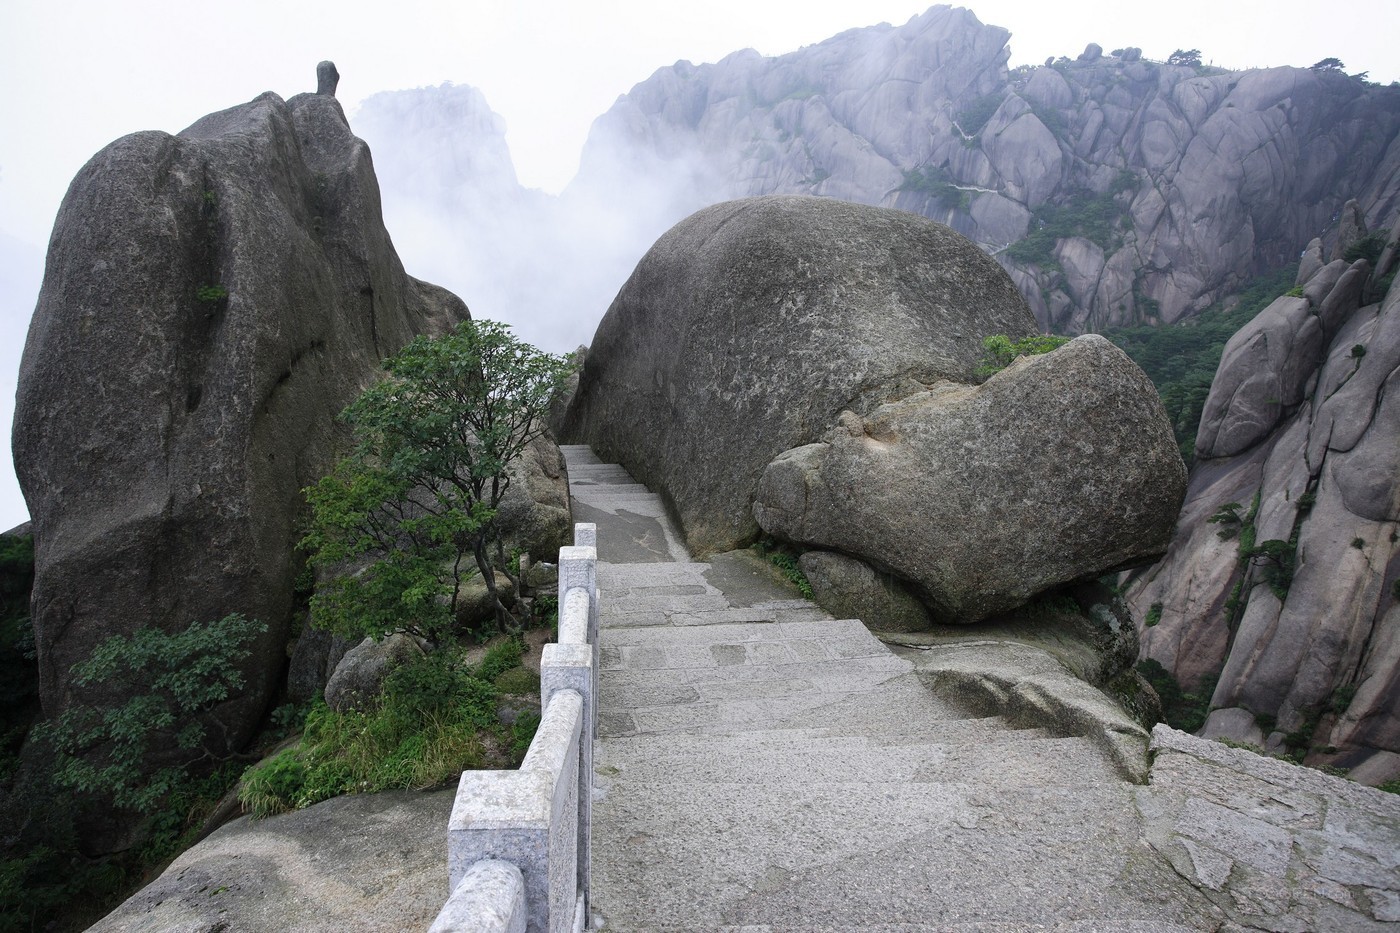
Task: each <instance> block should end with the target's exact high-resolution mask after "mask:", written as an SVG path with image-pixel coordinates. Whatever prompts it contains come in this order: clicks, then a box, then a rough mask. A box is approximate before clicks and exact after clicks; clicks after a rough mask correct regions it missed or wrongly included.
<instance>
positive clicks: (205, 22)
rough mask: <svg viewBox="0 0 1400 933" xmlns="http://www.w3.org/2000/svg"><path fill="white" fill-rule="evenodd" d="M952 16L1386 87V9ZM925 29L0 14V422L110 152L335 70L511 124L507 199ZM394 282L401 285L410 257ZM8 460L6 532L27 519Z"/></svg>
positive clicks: (414, 15)
mask: <svg viewBox="0 0 1400 933" xmlns="http://www.w3.org/2000/svg"><path fill="white" fill-rule="evenodd" d="M966 5H967V6H970V8H971V9H972V10H974V11H975V12H976V13H977V15H978V17H979V18H980V19H981V20H982V21H983V22H984V23H992V24H995V25H998V26H1004V27H1006V28H1007V29H1009V30H1010V31H1011V33H1012V36H1011V43H1010V44H1011V52H1012V55H1011V63H1012V64H1013V65H1016V64H1022V63H1031V64H1039V63H1040V62H1042V61H1044V60H1045V58H1046V56H1051V55H1054V56H1059V55H1068V56H1070V57H1073V56H1075V55H1077V54H1078V53H1079V52H1080V51H1082V50H1083V48H1084V46H1085V44H1086V43H1088V42H1097V43H1099V44H1100V45H1102V46H1103V47H1104V48H1105V49H1113V48H1116V47H1120V46H1129V45H1135V46H1139V47H1141V48H1142V49H1143V52H1144V54H1146V55H1147V57H1149V58H1159V59H1160V58H1165V57H1166V56H1167V55H1168V54H1170V53H1171V52H1172V51H1173V50H1174V49H1177V48H1198V49H1200V51H1201V54H1202V58H1203V59H1204V60H1205V61H1207V62H1213V63H1215V64H1218V65H1222V66H1225V67H1230V68H1246V67H1264V66H1270V65H1309V64H1312V63H1313V62H1315V61H1317V60H1319V59H1322V58H1326V57H1329V56H1335V57H1337V58H1340V59H1342V61H1343V62H1344V63H1345V64H1346V67H1347V70H1348V71H1350V72H1353V73H1355V72H1358V71H1363V70H1365V71H1369V72H1370V76H1371V79H1372V80H1378V81H1382V82H1385V83H1388V82H1390V81H1392V80H1396V79H1397V78H1400V53H1397V52H1396V49H1395V37H1396V36H1400V2H1397V0H1337V2H1332V3H1318V2H1316V0H1309V2H1295V0H1273V2H1258V0H1251V2H1248V3H1245V2H1239V0H1172V2H1163V3H1160V4H1128V3H1124V2H1122V0H1114V2H1094V0H1059V2H1053V3H1052V2H1048V0H985V2H975V3H970V4H966ZM924 9H926V5H925V4H921V3H918V2H907V0H863V2H861V3H849V2H847V3H835V2H827V0H801V2H796V0H762V2H755V0H709V2H706V3H702V4H668V3H664V2H658V0H646V2H641V0H612V2H608V3H590V2H581V0H537V2H505V0H473V2H462V0H458V2H446V0H441V2H428V0H399V2H396V3H394V4H387V3H363V2H357V0H342V2H337V3H303V2H298V0H278V2H269V0H228V2H223V3H219V4H212V3H204V2H200V0H179V2H175V0H0V87H2V88H3V91H4V93H3V94H0V259H2V260H3V261H0V302H3V304H0V419H2V420H3V423H4V424H5V425H8V424H9V421H10V418H11V414H12V410H13V398H14V384H15V377H16V371H17V367H18V361H19V351H20V345H21V344H22V341H23V334H24V331H25V328H26V327H27V322H28V320H29V317H30V314H31V313H32V311H33V307H34V299H35V297H36V295H37V291H38V284H39V275H40V272H41V262H42V253H43V248H44V245H45V244H46V241H47V238H48V234H49V230H50V228H51V226H52V224H53V219H54V215H55V213H56V212H57V209H58V204H59V201H60V199H61V198H62V197H63V193H64V190H65V189H66V188H67V185H68V182H69V180H70V179H71V178H72V177H73V175H74V174H75V173H76V172H77V170H78V169H79V168H80V167H81V166H82V164H83V163H84V162H85V161H86V160H87V159H88V158H89V157H90V156H91V155H92V154H93V153H95V152H96V151H97V150H98V149H100V148H102V147H103V146H104V145H106V144H107V143H108V142H110V141H112V140H113V139H115V138H117V137H119V136H122V135H124V134H126V133H130V132H134V131H137V130H145V129H161V130H167V131H169V132H176V131H178V130H180V129H183V128H184V127H185V126H187V125H189V124H190V123H192V122H194V120H195V119H197V118H198V117H200V116H202V115H203V114H205V113H208V112H210V111H213V110H219V109H222V108H224V107H228V106H232V105H233V104H236V103H240V102H242V101H246V100H248V99H251V98H252V97H255V96H256V95H258V94H259V93H261V92H263V91H265V90H273V91H276V92H277V93H279V94H281V95H283V96H284V97H288V96H291V95H292V94H295V93H298V92H300V91H308V90H314V89H315V76H314V70H315V64H316V62H317V61H319V60H321V59H324V58H329V59H332V60H334V61H335V62H336V65H337V67H338V68H339V70H340V74H341V82H340V89H339V92H338V95H337V96H338V97H339V98H340V99H341V101H342V102H343V103H344V104H345V106H346V109H347V111H348V112H349V114H350V116H351V122H352V126H353V121H354V112H355V107H356V105H357V104H358V103H359V101H361V100H362V99H364V98H365V97H367V96H369V95H370V94H373V93H375V92H377V91H384V90H395V89H400V88H412V87H419V86H423V85H434V84H439V83H441V82H443V81H453V82H456V83H459V84H470V85H473V86H475V87H478V88H480V89H481V90H482V91H483V92H484V93H485V95H486V99H487V100H488V101H489V102H490V104H491V107H492V109H494V110H495V111H496V112H497V113H499V114H501V115H502V116H503V117H504V118H505V120H506V124H507V141H508V142H509V144H510V147H511V152H512V156H513V158H514V160H515V164H516V169H517V172H518V175H519V177H520V180H521V182H522V183H523V184H526V185H529V186H533V187H539V188H542V189H545V190H547V191H550V192H557V191H558V190H560V189H561V188H562V187H563V186H564V185H565V183H567V182H568V180H569V179H570V178H571V177H572V176H573V174H574V171H575V170H576V169H577V167H578V157H579V151H580V149H581V147H582V144H583V140H584V137H585V135H586V134H587V131H588V126H589V124H590V123H591V122H592V121H593V119H594V118H595V117H597V116H598V115H599V114H601V113H602V112H603V111H605V110H606V109H607V108H608V107H609V106H611V104H612V102H613V101H614V100H615V99H616V98H617V96H618V95H619V94H622V93H624V92H626V91H627V90H628V89H629V88H630V87H631V86H632V85H634V84H636V83H637V82H639V81H641V80H643V79H645V78H646V77H647V76H648V75H650V74H651V73H652V72H653V71H655V70H656V69H657V68H659V67H662V66H665V65H669V64H672V63H674V62H675V61H677V60H679V59H689V60H690V61H692V62H695V63H700V62H707V61H715V60H717V59H719V58H721V57H723V56H724V55H726V54H728V53H729V52H732V51H735V50H737V49H741V48H745V47H750V48H755V49H757V50H758V51H760V52H762V53H764V54H766V55H777V54H781V53H783V52H788V51H792V50H794V49H796V48H799V47H801V46H803V45H809V44H812V43H814V42H819V41H821V40H822V39H825V38H827V37H828V36H831V35H834V34H835V33H837V32H841V31H843V30H845V29H850V28H853V27H857V26H868V25H872V24H874V23H878V22H882V21H883V22H889V23H895V24H902V23H904V22H905V21H907V20H908V19H909V18H910V17H912V16H915V15H917V14H919V13H921V12H923V10H924ZM390 233H391V234H392V233H393V230H390ZM404 263H405V265H406V266H407V268H408V271H409V272H410V273H411V272H413V271H414V268H413V258H412V257H411V256H405V257H404ZM463 297H464V298H466V300H467V301H468V303H470V302H471V296H470V295H464V296H463ZM8 446H9V445H8V444H5V445H4V447H5V450H4V454H3V455H2V456H0V530H3V529H4V528H8V527H10V526H12V525H14V524H17V523H19V522H20V521H23V520H24V518H25V515H26V512H25V508H24V504H23V501H22V500H21V499H20V497H19V494H18V490H17V487H16V485H15V483H14V480H13V477H12V470H11V469H10V465H9V456H8V454H9V450H8Z"/></svg>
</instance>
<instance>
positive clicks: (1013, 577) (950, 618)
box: [753, 335, 1186, 624]
mask: <svg viewBox="0 0 1400 933" xmlns="http://www.w3.org/2000/svg"><path fill="white" fill-rule="evenodd" d="M840 421H841V423H840V425H839V426H838V427H837V428H836V430H834V431H833V432H832V433H831V434H830V436H829V437H828V438H827V439H826V440H825V441H823V442H821V443H816V444H809V445H807V446H804V447H798V448H795V449H792V450H788V451H786V452H784V453H783V454H781V455H779V456H778V457H777V458H776V459H774V460H773V462H772V463H771V464H769V465H768V467H767V468H766V470H765V471H764V473H763V477H762V479H761V481H760V483H759V485H758V490H757V493H756V495H755V497H754V507H753V508H754V515H755V517H756V518H757V520H758V523H759V524H760V525H761V526H762V527H763V529H764V531H767V532H768V533H769V534H772V535H774V536H775V537H779V538H782V539H785V540H788V541H793V542H796V543H798V544H800V545H803V546H806V547H815V548H826V549H833V550H837V551H840V552H842V553H845V554H849V555H853V556H855V557H858V558H860V559H861V560H863V561H866V562H868V563H870V564H872V565H874V566H876V567H879V568H881V569H884V570H887V571H892V572H893V573H894V574H896V575H897V576H898V577H900V578H901V579H903V580H906V581H909V582H910V583H912V584H913V585H914V587H915V589H916V591H917V592H918V593H919V595H920V596H921V597H922V598H923V600H924V603H925V605H927V606H928V608H929V609H930V611H931V612H932V613H933V617H934V619H935V620H937V621H939V622H942V623H944V624H947V623H964V624H965V623H972V622H976V621H979V620H981V619H984V618H986V617H988V616H990V615H992V614H993V613H996V612H1001V611H1005V610H1007V609H1011V608H1014V607H1016V606H1019V605H1021V604H1023V603H1025V602H1026V601H1027V600H1029V599H1030V598H1031V597H1032V596H1034V595H1035V594H1037V593H1040V592H1042V591H1045V590H1049V589H1053V588H1056V587H1059V586H1063V585H1064V584H1067V583H1071V582H1075V581H1083V580H1088V579H1092V578H1094V577H1097V576H1099V575H1101V574H1103V573H1104V572H1106V571H1108V570H1112V569H1114V568H1123V567H1128V566H1134V565H1139V564H1144V563H1148V562H1150V561H1152V560H1154V559H1156V557H1158V556H1159V555H1161V554H1162V553H1164V552H1165V550H1166V547H1167V544H1168V542H1169V541H1170V539H1171V532H1172V525H1173V523H1174V522H1175V520H1176V514H1177V510H1178V509H1179V508H1180V506H1181V499H1182V495H1183V494H1184V491H1185V486H1186V469H1185V467H1184V466H1183V464H1182V462H1181V457H1180V455H1179V454H1178V452H1177V449H1176V443H1175V441H1174V439H1173V437H1172V432H1171V426H1170V424H1168V422H1167V418H1166V414H1165V412H1164V411H1163V410H1162V406H1161V402H1160V401H1159V400H1158V398H1157V394H1156V391H1155V390H1154V389H1153V387H1152V384H1151V383H1150V382H1149V381H1148V379H1147V377H1146V376H1145V375H1144V374H1143V372H1142V370H1140V369H1138V367H1137V366H1136V365H1135V364H1134V363H1133V362H1132V361H1131V360H1129V359H1128V358H1127V356H1125V355H1124V354H1123V352H1122V351H1121V350H1119V349H1118V348H1116V347H1114V346H1113V345H1112V344H1110V343H1109V342H1108V341H1107V340H1105V339H1103V338H1102V337H1099V336H1095V335H1087V336H1084V337H1079V338H1077V339H1076V340H1074V341H1072V342H1070V343H1069V344H1068V345H1067V346H1065V347H1063V348H1061V349H1059V350H1056V351H1055V352H1053V353H1049V354H1046V355H1043V356H1035V357H1022V358H1020V359H1018V360H1017V361H1016V362H1015V363H1013V364H1012V365H1011V366H1009V367H1008V368H1007V369H1005V370H1003V371H1002V372H1000V373H997V374H996V375H994V376H992V378H991V379H989V380H988V381H987V382H986V383H984V384H982V385H980V386H967V385H956V384H954V383H951V382H941V383H937V384H935V385H933V386H931V387H930V388H929V389H927V390H924V391H921V392H914V393H911V394H909V395H908V396H907V397H905V398H902V399H900V400H898V401H894V402H890V403H888V404H885V405H882V406H881V407H879V408H878V409H876V410H875V411H873V412H872V413H870V414H868V415H867V416H866V417H865V418H861V417H859V416H857V415H855V414H854V413H851V412H846V413H843V414H842V415H841V419H840Z"/></svg>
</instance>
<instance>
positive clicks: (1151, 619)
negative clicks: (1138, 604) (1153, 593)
mask: <svg viewBox="0 0 1400 933" xmlns="http://www.w3.org/2000/svg"><path fill="white" fill-rule="evenodd" d="M1161 621H1162V604H1161V603H1153V604H1152V605H1151V606H1149V607H1148V609H1147V618H1145V619H1143V623H1142V624H1143V625H1144V626H1146V627H1147V628H1152V627H1153V626H1154V625H1156V624H1157V623H1158V622H1161Z"/></svg>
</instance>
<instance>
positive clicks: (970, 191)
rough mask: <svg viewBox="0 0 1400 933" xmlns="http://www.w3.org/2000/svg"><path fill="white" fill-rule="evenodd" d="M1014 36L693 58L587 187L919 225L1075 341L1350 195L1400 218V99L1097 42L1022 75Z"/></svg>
mask: <svg viewBox="0 0 1400 933" xmlns="http://www.w3.org/2000/svg"><path fill="white" fill-rule="evenodd" d="M1010 38H1011V36H1010V34H1009V33H1008V32H1007V31H1006V30H1005V29H1002V28H1000V27H998V26H989V25H983V24H982V23H981V22H979V21H978V19H977V17H976V16H975V15H973V13H971V12H970V11H968V10H966V9H957V8H950V7H947V6H936V7H933V8H931V9H929V10H928V11H927V12H925V13H923V14H921V15H919V16H915V17H914V18H913V19H911V20H909V21H908V22H907V23H905V24H904V25H902V26H890V25H888V24H884V25H879V26H871V27H868V28H864V29H853V30H849V31H847V32H844V33H841V34H840V35H837V36H834V37H832V38H830V39H828V40H826V41H824V42H820V43H817V44H815V45H811V46H807V47H805V48H802V49H799V50H797V51H795V52H791V53H788V54H786V55H780V56H777V57H771V58H770V57H764V56H761V55H759V54H758V53H757V52H754V51H752V50H746V51H744V52H736V53H734V54H733V55H730V56H728V57H726V58H724V59H722V60H721V61H719V62H716V63H714V64H703V65H698V66H697V65H692V64H691V63H690V62H677V63H676V64H675V65H673V66H671V67H668V68H661V69H659V70H658V71H657V72H656V73H655V74H653V75H652V76H651V77H650V78H648V79H647V80H646V81H644V82H642V83H640V84H638V85H637V86H636V87H634V88H633V89H632V90H631V91H630V92H629V93H628V94H626V95H624V96H622V97H621V98H619V99H618V101H617V103H616V104H614V105H613V107H612V109H610V110H609V111H608V112H607V113H606V114H604V115H603V116H602V117H600V118H599V119H598V120H597V121H596V122H595V124H594V127H593V130H592V132H591V134H590V136H589V140H588V143H587V145H586V147H585V150H584V156H583V162H582V166H581V170H580V175H579V178H578V179H577V180H576V181H575V182H574V187H575V188H579V189H583V188H587V187H589V186H590V185H593V184H595V183H597V184H600V185H601V184H604V183H606V180H607V179H611V178H615V177H618V171H619V170H618V168H617V163H618V161H619V158H620V154H625V157H626V168H625V172H626V175H627V176H628V177H647V178H656V177H670V178H673V179H675V181H676V187H677V188H678V189H681V190H691V191H694V192H695V195H694V197H695V198H696V205H697V206H698V205H699V204H700V203H705V201H706V200H710V201H713V200H719V199H721V198H735V197H746V196H752V195H762V194H818V195H826V196H830V197H837V198H843V199H848V200H854V201H861V202H865V203H869V204H880V205H884V206H890V207H900V208H904V209H906V210H912V211H916V212H918V213H921V214H924V215H925V216H928V217H931V218H933V219H934V220H938V221H941V222H943V223H946V224H948V225H950V226H952V227H953V228H954V229H956V230H958V231H959V232H960V233H963V234H965V235H967V236H968V237H970V238H971V239H973V240H975V241H976V242H977V243H979V244H980V245H982V246H983V247H984V248H986V249H987V250H989V251H991V252H993V253H995V254H996V255H997V258H998V260H999V261H1001V262H1002V263H1004V264H1005V265H1006V266H1007V268H1008V269H1009V270H1011V271H1012V274H1013V278H1014V279H1015V280H1016V283H1017V285H1018V286H1019V287H1020V288H1021V290H1022V293H1023V294H1024V295H1025V297H1026V300H1027V301H1028V302H1029V304H1030V305H1031V308H1032V310H1033V311H1034V312H1035V314H1036V317H1037V320H1038V321H1039V322H1040V324H1041V326H1042V328H1047V329H1052V330H1054V331H1056V332H1059V333H1080V332H1083V331H1086V330H1091V329H1101V328H1104V327H1107V326H1110V325H1120V324H1125V323H1136V322H1142V321H1161V322H1164V323H1171V322H1175V321H1178V320H1181V319H1182V318H1185V317H1189V316H1190V315H1192V314H1194V313H1195V312H1197V311H1199V310H1201V309H1203V308H1205V307H1207V306H1209V305H1210V304H1211V303H1213V302H1214V301H1217V300H1219V299H1222V298H1224V297H1226V296H1228V295H1231V294H1233V293H1234V292H1237V291H1238V290H1239V289H1240V286H1241V285H1242V284H1243V283H1245V282H1247V281H1248V280H1249V279H1250V278H1252V277H1253V276H1254V275H1255V274H1257V272H1258V271H1260V270H1262V269H1273V268H1278V267H1280V266H1283V265H1285V264H1287V263H1288V262H1290V261H1291V260H1292V259H1293V258H1294V257H1296V256H1297V255H1298V253H1299V251H1300V250H1301V249H1302V248H1303V247H1304V245H1305V244H1307V242H1308V241H1309V240H1310V239H1311V238H1312V237H1313V236H1314V235H1315V234H1316V231H1318V230H1322V229H1325V228H1327V226H1328V225H1329V223H1330V222H1331V221H1332V220H1333V218H1334V217H1335V216H1336V215H1338V213H1339V212H1341V211H1342V208H1343V204H1344V202H1346V200H1347V199H1348V198H1351V197H1356V198H1357V199H1358V201H1359V203H1360V205H1362V213H1363V215H1364V220H1365V222H1367V223H1369V224H1370V225H1371V227H1375V226H1376V223H1377V220H1378V218H1381V217H1388V216H1390V212H1391V211H1393V210H1394V209H1395V208H1396V207H1397V206H1400V90H1397V89H1396V88H1393V87H1388V88H1387V87H1378V86H1371V85H1368V84H1367V83H1366V82H1365V81H1364V80H1360V79H1357V78H1351V77H1348V76H1347V75H1345V74H1343V73H1340V72H1315V71H1312V70H1310V69H1306V68H1268V69H1257V70H1249V71H1226V70H1224V69H1220V68H1196V67H1185V66H1173V65H1165V64H1160V63H1155V62H1150V61H1146V60H1142V58H1141V53H1140V51H1138V50H1128V49H1125V50H1119V51H1118V52H1117V53H1115V54H1114V55H1104V54H1102V50H1101V49H1100V47H1098V46H1097V45H1094V44H1092V43H1091V44H1090V45H1089V46H1088V47H1087V48H1086V49H1085V51H1084V53H1083V54H1081V55H1079V57H1078V58H1077V59H1075V60H1071V59H1070V58H1068V57H1065V58H1061V59H1059V60H1058V61H1055V62H1053V63H1051V64H1047V65H1046V66H1044V67H1038V68H1031V67H1025V66H1023V67H1021V68H1017V69H1015V70H1011V71H1008V69H1007V67H1006V62H1007V58H1008V47H1007V42H1008V40H1009V39H1010ZM1132 52H1137V54H1130V53H1132ZM1008 247H1009V248H1008Z"/></svg>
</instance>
